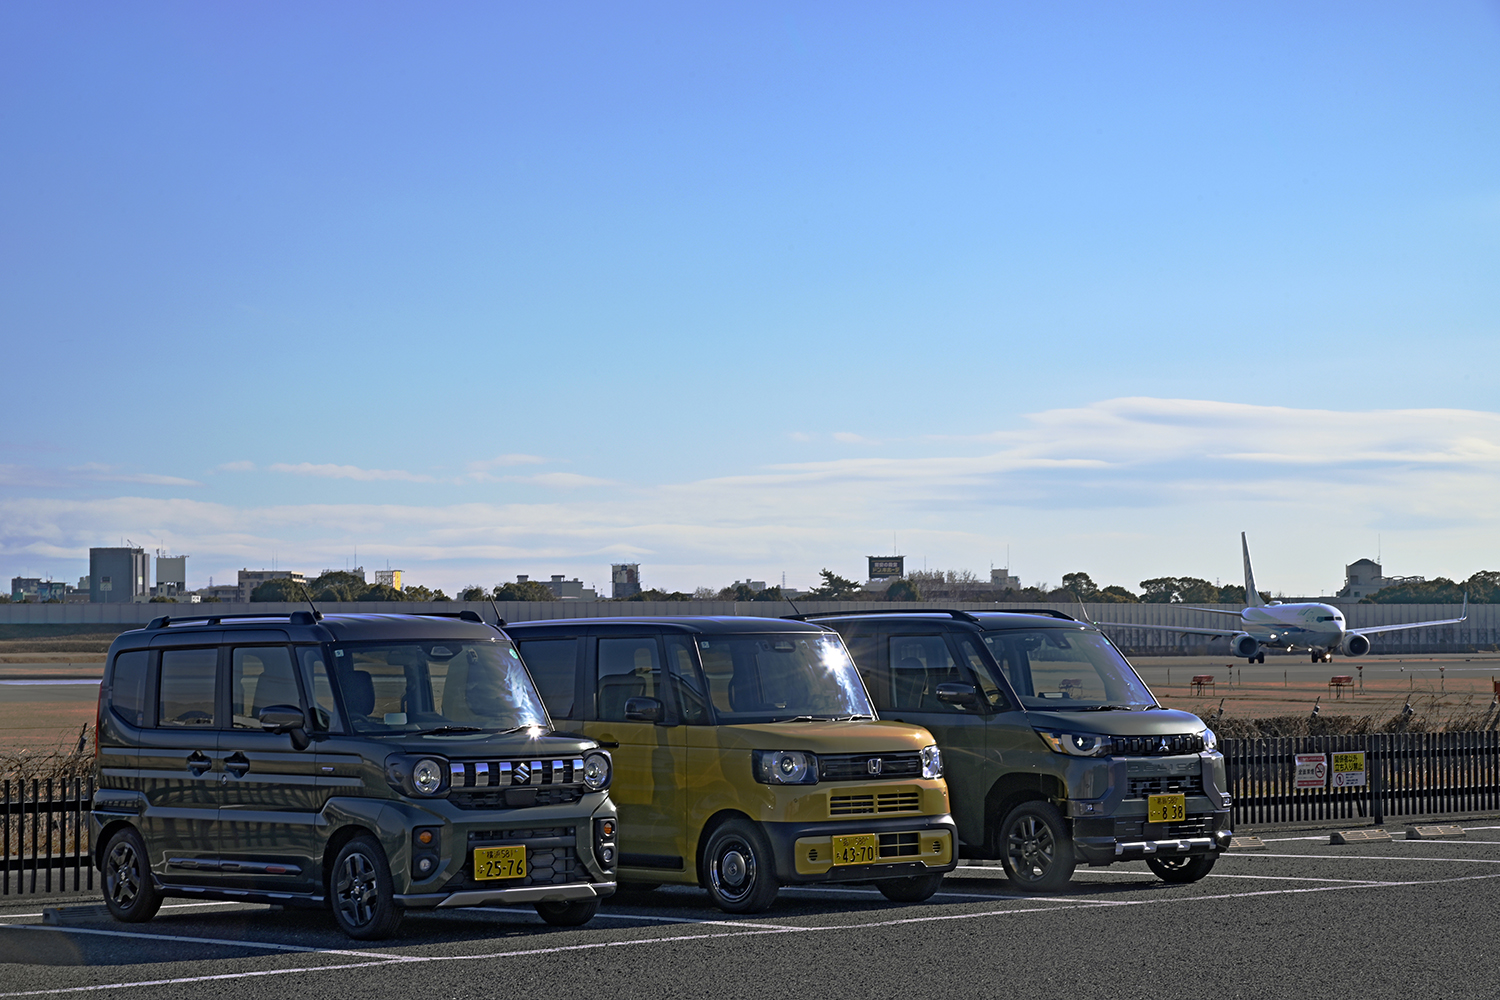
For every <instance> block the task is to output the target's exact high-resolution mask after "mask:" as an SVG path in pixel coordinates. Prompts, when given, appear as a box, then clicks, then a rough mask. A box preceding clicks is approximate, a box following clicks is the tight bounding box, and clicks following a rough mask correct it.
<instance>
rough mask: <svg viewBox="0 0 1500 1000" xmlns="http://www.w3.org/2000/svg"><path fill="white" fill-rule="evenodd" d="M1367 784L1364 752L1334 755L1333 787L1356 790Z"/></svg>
mask: <svg viewBox="0 0 1500 1000" xmlns="http://www.w3.org/2000/svg"><path fill="white" fill-rule="evenodd" d="M1364 783H1365V754H1364V751H1363V750H1360V751H1358V752H1351V753H1336V754H1334V755H1333V787H1334V788H1356V787H1359V786H1361V785H1363V784H1364Z"/></svg>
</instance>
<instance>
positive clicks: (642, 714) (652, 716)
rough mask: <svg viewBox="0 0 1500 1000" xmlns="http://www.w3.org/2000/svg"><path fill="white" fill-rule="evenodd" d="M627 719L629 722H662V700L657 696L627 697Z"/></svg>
mask: <svg viewBox="0 0 1500 1000" xmlns="http://www.w3.org/2000/svg"><path fill="white" fill-rule="evenodd" d="M625 719H626V721H628V722H660V721H661V720H662V705H661V702H659V701H657V700H656V699H655V698H626V699H625Z"/></svg>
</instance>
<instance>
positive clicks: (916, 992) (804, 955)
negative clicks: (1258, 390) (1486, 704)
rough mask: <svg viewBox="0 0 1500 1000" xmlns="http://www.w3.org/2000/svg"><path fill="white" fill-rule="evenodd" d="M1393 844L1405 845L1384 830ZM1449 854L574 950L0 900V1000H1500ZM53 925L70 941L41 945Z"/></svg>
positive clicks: (1244, 857) (845, 893) (529, 938)
mask: <svg viewBox="0 0 1500 1000" xmlns="http://www.w3.org/2000/svg"><path fill="white" fill-rule="evenodd" d="M1388 829H1389V830H1390V831H1391V833H1392V835H1393V836H1394V837H1397V838H1399V837H1401V836H1402V828H1401V827H1399V826H1395V825H1392V826H1390V827H1389V828H1388ZM1465 829H1466V830H1467V833H1468V837H1467V839H1464V840H1401V839H1396V840H1393V841H1392V842H1391V843H1375V844H1351V845H1343V846H1337V847H1335V846H1330V845H1329V843H1328V834H1327V832H1317V831H1306V832H1283V833H1266V834H1264V839H1265V843H1266V847H1267V849H1266V850H1265V851H1261V852H1244V853H1240V852H1231V853H1229V854H1228V855H1226V856H1225V857H1224V858H1222V859H1221V860H1220V861H1219V863H1218V865H1217V866H1216V867H1215V869H1214V871H1213V872H1212V873H1211V874H1210V875H1209V877H1208V878H1206V879H1204V880H1203V881H1201V882H1198V883H1196V884H1193V885H1188V886H1169V885H1167V884H1165V883H1162V882H1160V881H1158V880H1157V879H1156V878H1155V877H1154V876H1153V875H1152V874H1151V873H1150V871H1149V870H1147V868H1146V866H1145V865H1144V864H1143V863H1132V864H1127V865H1119V866H1115V867H1110V868H1097V869H1080V870H1079V872H1078V874H1077V875H1076V876H1075V878H1074V881H1073V884H1072V886H1071V887H1070V891H1069V892H1066V893H1063V894H1059V895H1055V896H1046V897H1035V896H1024V895H1021V894H1018V893H1015V892H1013V891H1011V888H1010V884H1009V883H1008V882H1007V881H1006V879H1005V878H1004V876H1003V874H1002V873H1001V872H1000V871H999V870H998V869H996V868H991V867H977V866H976V867H964V868H961V869H960V870H959V871H958V872H956V873H955V874H954V875H951V876H949V878H948V879H947V880H946V881H945V882H944V887H943V891H942V892H940V893H939V894H938V895H937V896H935V897H934V898H933V899H932V900H930V901H928V902H927V903H923V904H919V905H900V904H894V903H890V902H888V901H887V900H886V899H885V898H884V897H882V896H880V895H879V894H878V893H876V892H874V891H873V890H863V889H858V888H834V889H821V888H818V889H799V888H788V889H784V890H783V892H782V894H781V896H780V898H779V899H778V900H777V903H776V905H775V906H774V907H773V908H772V909H771V910H770V911H769V912H767V913H763V914H757V915H755V916H751V917H732V916H727V915H725V914H723V913H720V912H719V911H718V910H715V909H713V908H712V907H710V906H709V905H708V896H707V894H706V893H704V892H703V891H701V890H690V889H660V890H657V891H656V892H653V893H649V894H639V895H630V896H617V897H615V898H614V899H612V900H611V901H610V902H609V903H608V904H607V905H606V906H605V908H604V909H603V910H602V911H601V913H600V915H599V916H598V917H596V918H595V919H594V921H593V922H592V923H591V924H589V925H588V926H586V927H584V928H581V929H558V928H552V927H549V926H547V925H546V924H543V923H542V922H541V920H539V919H538V918H537V917H536V916H535V915H534V914H533V913H532V912H531V911H530V910H520V909H517V910H452V911H445V912H442V913H426V914H413V915H409V916H408V917H407V918H406V920H405V921H404V922H403V923H402V925H401V927H400V928H399V930H398V932H397V936H396V937H394V938H392V939H390V940H387V941H382V942H378V943H374V944H365V943H361V942H352V941H350V940H349V939H348V938H345V937H343V936H342V935H341V934H339V933H338V932H337V931H336V930H335V929H334V928H333V926H332V923H331V922H330V920H329V919H328V918H327V917H326V916H325V915H323V914H321V913H318V912H303V911H282V910H277V909H272V908H270V907H266V906H247V905H241V904H223V903H210V904H204V903H196V904H195V903H185V902H184V901H181V900H169V901H168V902H167V904H166V905H165V906H164V907H163V908H162V911H161V914H160V915H159V916H158V917H157V918H156V919H155V920H153V921H151V922H150V923H148V924H144V925H136V926H129V925H124V924H118V923H115V922H113V921H111V920H110V919H109V918H108V917H107V916H105V915H102V914H99V913H93V912H91V910H90V904H91V903H93V904H97V897H96V896H95V897H90V896H88V895H87V894H84V895H77V896H70V897H37V896H33V897H22V898H17V897H8V898H3V899H0V997H12V996H38V995H68V994H85V993H99V992H101V991H102V992H105V993H107V994H108V995H127V996H128V995H137V994H146V995H149V996H152V997H176V996H182V997H202V996H204V995H205V994H206V993H208V992H209V991H211V992H212V994H213V995H214V996H216V997H223V998H232V997H250V996H263V995H275V996H291V997H296V996H308V997H366V996H372V995H373V996H398V995H401V996H413V997H471V996H472V997H486V998H493V997H496V996H503V995H514V994H517V993H521V992H525V993H528V994H531V995H556V996H562V997H570V998H571V997H588V996H600V997H610V998H614V997H637V996H640V997H661V996H683V997H688V996H705V997H715V998H734V997H776V996H787V997H802V996H807V997H825V996H836V997H844V996H847V997H876V996H879V997H907V996H910V997H928V996H967V995H972V994H976V993H979V992H981V991H983V992H985V993H1002V992H1003V993H1004V994H1006V995H1013V996H1028V995H1036V996H1056V995H1059V994H1060V993H1062V992H1063V991H1068V992H1069V993H1073V992H1076V993H1078V994H1080V995H1089V996H1110V997H1114V996H1124V997H1136V996H1138V997H1153V998H1154V997H1183V996H1192V997H1283V996H1286V997H1290V996H1297V997H1319V996H1351V995H1352V996H1392V997H1395V996H1401V997H1411V996H1419V997H1421V996H1425V997H1477V996H1490V995H1494V994H1495V993H1496V992H1500V934H1497V931H1500V916H1497V906H1496V902H1497V892H1496V890H1497V888H1500V883H1497V880H1500V821H1473V822H1471V823H1469V824H1465ZM56 905H62V906H65V907H66V908H67V909H65V910H64V919H65V920H66V921H67V923H65V924H63V925H61V926H52V925H47V924H44V923H43V914H42V908H43V907H44V906H56Z"/></svg>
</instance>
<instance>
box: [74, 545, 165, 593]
mask: <svg viewBox="0 0 1500 1000" xmlns="http://www.w3.org/2000/svg"><path fill="white" fill-rule="evenodd" d="M150 590H151V559H150V557H149V556H147V555H146V550H145V549H142V548H138V547H136V548H133V547H129V546H124V547H112V548H99V549H89V600H90V601H91V602H93V603H95V604H130V603H132V602H133V601H135V600H136V599H140V600H142V601H144V600H146V599H147V598H148V597H149V596H150Z"/></svg>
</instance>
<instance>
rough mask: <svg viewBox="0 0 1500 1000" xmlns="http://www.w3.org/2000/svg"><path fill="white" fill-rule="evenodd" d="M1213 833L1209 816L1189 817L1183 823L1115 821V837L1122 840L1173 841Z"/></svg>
mask: <svg viewBox="0 0 1500 1000" xmlns="http://www.w3.org/2000/svg"><path fill="white" fill-rule="evenodd" d="M1212 832H1213V819H1212V817H1207V816H1202V817H1197V818H1194V817H1192V816H1189V817H1188V818H1187V819H1186V820H1184V821H1183V822H1181V823H1147V822H1146V821H1145V820H1144V819H1122V820H1116V821H1115V837H1116V838H1118V839H1120V840H1143V839H1144V840H1172V839H1175V838H1178V837H1202V836H1206V835H1207V834H1210V833H1212Z"/></svg>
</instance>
